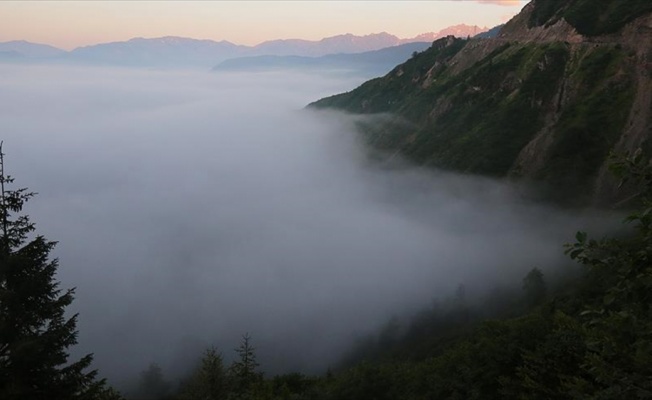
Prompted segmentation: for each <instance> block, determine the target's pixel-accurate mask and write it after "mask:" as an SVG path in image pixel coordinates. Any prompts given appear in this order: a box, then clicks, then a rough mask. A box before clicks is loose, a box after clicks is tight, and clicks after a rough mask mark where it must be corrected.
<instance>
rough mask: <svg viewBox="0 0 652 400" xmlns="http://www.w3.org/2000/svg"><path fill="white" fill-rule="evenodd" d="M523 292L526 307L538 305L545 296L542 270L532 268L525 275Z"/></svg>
mask: <svg viewBox="0 0 652 400" xmlns="http://www.w3.org/2000/svg"><path fill="white" fill-rule="evenodd" d="M523 292H524V294H525V302H526V303H527V305H528V307H534V306H536V305H539V304H541V302H542V301H543V300H544V299H545V298H546V282H545V281H544V280H543V272H541V270H540V269H539V268H532V270H530V272H528V274H527V275H525V278H523Z"/></svg>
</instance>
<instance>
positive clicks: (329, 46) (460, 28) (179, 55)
mask: <svg viewBox="0 0 652 400" xmlns="http://www.w3.org/2000/svg"><path fill="white" fill-rule="evenodd" d="M483 29H486V28H480V27H478V26H468V25H463V24H462V25H455V26H453V27H448V28H445V29H443V30H442V31H440V32H452V31H455V32H460V35H462V34H464V33H466V32H468V33H469V34H470V33H472V32H476V31H481V30H483ZM437 34H440V33H434V34H433V33H424V34H422V35H419V36H417V37H415V38H408V39H401V38H398V37H397V36H394V35H391V34H389V33H386V32H381V33H372V34H368V35H362V36H356V35H353V34H350V33H347V34H342V35H335V36H331V37H326V38H323V39H320V40H304V39H280V40H270V41H265V42H262V43H259V44H258V45H255V46H245V45H238V44H234V43H232V42H229V41H226V40H221V41H215V40H211V39H193V38H185V37H180V36H163V37H158V38H142V37H135V38H131V39H129V40H126V41H114V42H107V43H98V44H94V45H87V46H80V47H77V48H75V49H73V50H71V51H65V50H61V49H56V53H53V54H51V55H48V56H39V57H28V58H27V59H26V61H27V60H31V58H39V59H41V60H43V61H54V62H61V63H70V62H72V63H84V64H99V65H124V66H158V65H162V66H201V67H205V68H211V67H213V66H215V65H216V64H217V63H219V62H221V61H224V60H227V59H231V58H235V57H243V56H259V55H278V56H280V55H294V56H305V57H307V56H310V57H319V56H324V55H328V54H338V53H351V54H353V53H360V52H365V51H374V50H380V49H383V48H387V47H392V46H396V45H400V44H405V43H412V42H416V41H420V40H417V39H416V38H418V37H422V36H423V37H429V36H432V35H437ZM14 42H16V43H18V41H14ZM7 43H13V42H7ZM24 43H26V44H30V43H29V42H24ZM3 44H4V43H0V51H17V52H18V53H21V51H20V50H19V49H16V48H13V47H11V48H9V45H5V46H6V47H7V48H6V49H5V48H3V47H2V45H3ZM30 45H33V46H37V47H38V46H47V45H39V44H30ZM48 47H51V48H52V49H55V48H54V47H52V46H48Z"/></svg>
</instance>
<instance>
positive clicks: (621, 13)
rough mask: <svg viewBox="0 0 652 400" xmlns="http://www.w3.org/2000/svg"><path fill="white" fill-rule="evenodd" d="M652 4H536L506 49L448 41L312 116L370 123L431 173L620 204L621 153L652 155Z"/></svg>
mask: <svg viewBox="0 0 652 400" xmlns="http://www.w3.org/2000/svg"><path fill="white" fill-rule="evenodd" d="M651 43H652V3H650V2H649V1H640V0H630V1H627V2H623V1H622V0H597V1H596V0H591V1H588V0H556V1H553V0H536V1H533V2H531V3H530V4H528V5H527V6H526V7H524V9H523V10H522V12H521V13H520V14H519V15H517V16H516V17H514V18H513V19H512V20H511V21H509V22H508V23H507V24H506V25H505V26H504V27H503V28H502V29H501V31H500V33H499V34H498V37H496V38H494V39H472V40H463V39H456V38H453V37H447V38H444V39H440V40H438V41H435V42H434V43H433V45H432V46H431V47H430V48H429V49H428V50H426V51H424V52H422V53H419V54H417V55H415V56H414V57H412V58H411V59H410V60H408V61H407V62H405V63H404V64H401V65H399V66H397V67H396V68H395V69H394V70H392V71H391V72H390V73H389V74H387V75H386V76H384V77H382V78H378V79H375V80H372V81H369V82H366V83H364V84H363V85H362V86H360V87H359V88H357V89H355V90H353V91H351V92H348V93H344V94H340V95H336V96H332V97H329V98H325V99H322V100H319V101H317V102H315V103H313V104H311V106H313V107H321V108H324V107H328V108H337V109H342V110H346V111H348V112H352V113H358V114H383V115H384V116H385V117H384V118H383V119H382V121H383V122H382V123H378V119H363V121H366V122H363V123H361V124H360V128H361V132H362V133H363V135H364V137H365V138H366V139H367V140H368V141H369V143H370V144H372V145H373V146H374V147H375V148H378V149H380V150H384V151H387V152H390V153H396V152H398V153H400V154H402V155H404V156H406V157H407V158H409V159H411V160H413V161H415V162H417V163H419V164H422V165H429V166H436V167H439V168H446V169H453V170H458V171H463V172H469V173H477V174H483V175H492V176H506V177H514V178H519V179H520V180H523V181H533V182H536V184H537V185H536V186H538V187H539V188H540V189H541V191H542V192H543V193H545V195H546V197H549V198H553V199H557V200H560V201H564V202H573V203H576V204H587V203H590V202H597V203H601V204H615V203H616V202H617V201H618V200H619V199H618V197H617V195H616V194H615V192H614V191H613V188H614V186H615V183H614V181H613V179H610V178H609V174H608V173H607V172H606V167H605V166H606V164H607V158H608V155H609V153H610V152H611V151H616V152H622V151H625V150H632V149H635V148H638V147H642V148H643V149H644V151H646V152H648V154H652V146H650V141H649V139H650V137H652V132H651V114H652V102H651V97H652V95H651V93H652V64H651V62H652V45H651Z"/></svg>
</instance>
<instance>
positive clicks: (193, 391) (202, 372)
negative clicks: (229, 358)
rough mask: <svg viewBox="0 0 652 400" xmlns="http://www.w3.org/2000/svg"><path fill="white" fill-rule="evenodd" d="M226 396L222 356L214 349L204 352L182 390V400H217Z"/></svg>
mask: <svg viewBox="0 0 652 400" xmlns="http://www.w3.org/2000/svg"><path fill="white" fill-rule="evenodd" d="M225 396H226V374H225V372H224V364H223V363H222V355H221V354H219V353H218V352H217V350H216V349H215V347H211V348H209V349H207V350H206V352H204V357H203V358H202V359H201V362H200V364H199V366H198V367H197V369H196V370H195V372H194V373H193V375H192V376H191V377H190V379H189V381H188V383H186V384H185V385H184V387H183V389H182V392H181V396H180V398H181V399H183V400H218V399H223V398H224V397H225Z"/></svg>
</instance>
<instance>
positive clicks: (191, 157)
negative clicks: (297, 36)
mask: <svg viewBox="0 0 652 400" xmlns="http://www.w3.org/2000/svg"><path fill="white" fill-rule="evenodd" d="M359 83H360V82H358V81H355V80H351V79H350V78H346V79H345V78H342V77H338V76H334V75H331V76H319V77H314V76H306V75H296V74H295V75H289V74H283V73H274V74H225V75H217V74H205V73H189V72H188V73H186V72H171V71H168V72H157V71H130V70H126V69H99V68H89V69H65V68H63V67H52V68H48V67H23V68H18V67H8V66H0V91H2V93H3V96H1V97H0V118H1V119H2V121H3V134H2V139H3V140H4V141H5V152H6V153H7V157H6V162H7V169H8V170H9V172H10V173H11V174H12V175H14V176H15V177H16V178H17V183H18V184H19V185H20V186H28V187H29V188H30V189H32V190H35V191H37V192H39V195H38V196H37V197H36V198H35V199H34V200H33V201H32V202H31V203H30V204H29V207H28V208H27V212H28V213H29V214H30V215H31V217H32V219H33V221H34V222H36V223H37V228H38V232H39V233H42V234H44V235H46V237H48V238H50V239H52V240H57V241H59V245H58V247H57V250H56V256H58V257H59V258H60V263H61V267H60V273H59V275H58V277H59V279H60V280H61V281H62V287H72V286H76V287H77V297H76V301H75V303H74V304H73V306H72V307H71V311H75V312H77V311H78V312H80V322H79V326H78V327H79V330H80V336H79V340H80V345H79V346H77V348H76V349H75V351H74V354H75V355H76V356H79V355H80V354H84V353H87V352H94V353H95V357H96V358H95V360H96V362H95V365H96V366H97V367H99V368H100V369H101V373H102V374H103V375H105V376H108V377H109V378H111V380H112V381H114V382H118V381H120V380H121V379H122V378H128V377H132V376H135V375H136V374H137V373H138V371H140V370H142V369H144V368H145V367H146V365H147V364H148V363H150V362H153V361H155V362H158V363H160V364H161V365H162V366H163V368H164V370H165V371H167V372H168V373H169V374H174V373H176V372H179V371H181V370H182V369H183V368H185V367H186V366H187V363H188V362H190V360H192V359H194V357H195V356H196V355H197V352H198V351H200V350H201V349H202V348H203V347H205V346H208V345H211V344H215V345H217V346H219V347H220V348H221V349H222V350H223V351H224V353H225V356H226V358H227V359H229V358H230V357H231V355H232V351H231V349H232V348H233V347H235V346H236V345H237V343H238V340H239V337H240V335H241V334H243V333H245V332H249V333H250V334H251V335H252V337H253V340H254V343H255V345H256V347H257V348H258V354H259V358H260V362H261V364H262V366H263V368H265V369H266V370H267V371H268V372H269V373H273V372H282V371H289V370H302V371H306V372H314V371H321V370H323V369H324V368H326V367H327V366H328V365H332V364H333V363H335V362H336V361H337V359H338V357H339V355H340V354H341V352H342V351H343V350H344V349H346V348H347V346H349V345H350V344H351V343H352V340H353V338H355V337H356V336H357V335H360V334H364V333H366V332H369V331H371V330H373V329H375V328H376V327H377V326H378V325H379V324H381V323H383V322H384V321H385V320H386V319H387V318H389V317H390V316H392V315H397V314H401V313H403V312H405V311H407V310H411V309H413V308H414V307H418V306H421V305H424V304H426V303H428V302H429V301H430V300H431V299H432V298H434V297H436V296H438V295H441V294H444V295H447V294H449V293H450V291H452V290H453V288H455V287H456V286H457V285H458V284H459V283H461V282H464V283H465V284H466V285H467V287H468V288H469V289H468V290H474V288H475V289H477V290H480V288H483V287H486V288H490V287H491V286H492V285H497V284H500V283H507V282H509V283H512V282H515V281H516V282H518V281H519V280H520V279H521V277H522V276H523V275H524V274H525V272H526V271H527V270H529V269H531V268H532V267H534V266H539V267H543V268H546V267H547V266H549V265H556V264H558V263H560V262H561V261H562V260H563V259H564V257H563V254H562V248H561V245H562V243H563V242H564V241H566V240H570V238H571V237H572V235H573V233H574V232H575V230H577V229H595V228H596V227H597V226H602V223H603V221H602V219H601V218H598V217H596V216H591V215H588V214H587V215H583V216H579V217H571V216H570V215H568V214H565V213H562V212H559V211H554V210H551V209H548V208H545V207H541V206H535V205H531V204H528V203H526V202H524V201H522V200H521V199H520V197H519V196H518V194H517V193H516V192H515V191H514V190H513V188H511V187H509V186H508V185H506V184H501V183H497V182H493V181H490V180H485V179H478V178H472V177H460V176H455V175H451V174H443V173H433V172H427V171H422V170H418V169H414V168H409V167H406V166H401V167H396V168H386V169H381V168H378V167H377V166H374V165H373V164H370V163H369V162H368V161H367V160H366V158H365V156H364V151H363V150H362V149H361V148H360V147H359V145H358V144H357V142H356V140H355V135H354V133H353V121H352V119H351V118H350V117H348V116H345V115H342V114H335V113H313V112H309V111H303V110H302V109H301V108H302V107H303V105H304V104H306V103H308V102H309V101H311V100H314V99H316V98H319V97H322V96H324V95H328V94H332V93H335V92H338V91H342V90H348V89H350V88H352V87H354V86H355V85H357V84H359Z"/></svg>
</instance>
